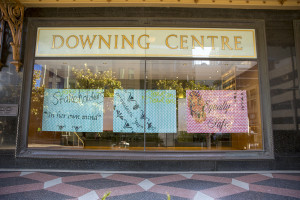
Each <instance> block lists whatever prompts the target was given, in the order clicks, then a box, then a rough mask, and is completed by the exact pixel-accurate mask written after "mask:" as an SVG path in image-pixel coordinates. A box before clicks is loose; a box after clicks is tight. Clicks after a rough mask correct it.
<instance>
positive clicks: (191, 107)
mask: <svg viewBox="0 0 300 200" xmlns="http://www.w3.org/2000/svg"><path fill="white" fill-rule="evenodd" d="M186 105H187V107H186V108H187V109H186V111H187V132H188V133H248V129H249V120H248V113H247V96H246V91H245V90H187V91H186Z"/></svg>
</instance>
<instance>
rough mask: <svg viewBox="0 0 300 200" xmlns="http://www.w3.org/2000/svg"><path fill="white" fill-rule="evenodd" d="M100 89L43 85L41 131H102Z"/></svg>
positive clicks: (101, 91) (101, 97)
mask: <svg viewBox="0 0 300 200" xmlns="http://www.w3.org/2000/svg"><path fill="white" fill-rule="evenodd" d="M103 97H104V91H103V89H45V92H44V105H43V107H44V108H43V125H42V130H43V131H72V132H102V131H103Z"/></svg>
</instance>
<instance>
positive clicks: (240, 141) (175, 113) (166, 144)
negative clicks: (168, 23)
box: [28, 60, 262, 151]
mask: <svg viewBox="0 0 300 200" xmlns="http://www.w3.org/2000/svg"><path fill="white" fill-rule="evenodd" d="M145 66H146V67H145ZM145 69H146V71H145ZM144 86H146V88H144ZM49 89H52V91H62V93H67V92H68V91H73V93H72V94H73V95H74V94H76V95H77V96H79V95H82V96H81V97H82V98H83V96H84V95H83V94H85V92H86V93H87V94H90V93H89V92H92V91H95V92H96V91H100V92H102V93H103V101H102V100H101V105H102V107H101V109H100V108H97V106H94V107H93V105H92V104H91V105H90V106H88V104H85V103H82V102H81V107H78V108H77V109H75V107H72V106H70V105H69V106H61V107H60V108H59V109H58V110H56V111H55V115H53V117H57V116H58V115H57V114H58V113H60V112H62V111H64V113H67V115H66V117H74V116H75V117H76V119H77V121H76V122H72V123H71V124H72V127H77V128H78V129H77V130H73V131H70V130H67V131H63V128H64V127H63V125H61V126H62V127H61V130H60V131H59V130H58V129H55V130H54V129H45V128H43V127H44V126H45V122H43V120H45V119H43V118H45V116H44V115H45V113H44V112H45V111H46V110H47V108H49V107H48V106H49V103H47V101H45V95H46V94H47V91H50V90H49ZM53 89H55V90H53ZM145 89H146V90H145ZM193 91H194V93H193ZM237 92H239V94H236V93H237ZM191 94H195V95H194V96H193V97H192V96H191ZM64 95H66V94H64ZM76 95H75V96H76ZM212 95H216V96H212ZM239 95H242V96H243V99H242V96H239ZM87 96H88V95H87ZM209 96H211V97H210V98H211V100H210V101H211V102H213V101H214V100H219V103H218V104H216V105H214V106H215V107H209V106H213V104H209V103H208V100H207V98H208V97H209ZM53 97H54V95H53V94H52V98H53ZM244 97H245V98H244ZM55 98H57V99H58V100H57V101H61V102H62V103H64V102H68V101H70V100H69V99H70V98H71V97H70V96H69V97H65V96H63V95H61V96H59V97H55ZM72 98H73V100H74V97H72ZM86 98H90V97H86ZM91 98H94V96H93V95H92V97H91ZM201 99H202V100H201ZM226 99H228V100H226ZM74 101H77V100H76V98H75V100H74ZM99 101H100V99H99ZM187 102H190V103H187ZM238 102H239V103H238ZM98 103H100V102H98ZM223 103H224V104H223ZM225 103H226V104H225ZM241 103H243V105H242V104H241ZM228 104H231V105H232V106H236V107H234V108H239V109H241V108H242V107H243V108H244V109H246V110H244V113H243V114H242V115H236V112H235V111H234V110H231V111H230V112H232V113H231V114H228V112H229V111H228V109H227V110H226V109H225V107H226V105H228ZM79 106H80V105H79ZM237 106H240V107H237ZM71 108H74V109H75V111H74V112H77V113H79V114H73V115H74V116H71V113H70V112H71V111H70V110H71ZM93 109H96V110H97V109H99V110H97V114H98V115H101V114H102V115H103V126H101V127H102V128H103V130H102V129H97V130H99V131H96V132H90V131H87V130H88V129H85V130H82V131H80V128H79V127H80V126H82V125H81V124H80V123H85V122H84V120H87V119H89V120H91V119H93V118H92V116H88V115H87V113H90V111H89V110H93ZM207 109H210V110H207ZM211 110H213V111H211ZM98 111H99V112H98ZM188 112H193V113H192V114H191V115H192V116H193V117H192V118H191V119H190V120H189V119H188V117H187V114H188ZM43 113H44V115H43ZM212 113H215V114H214V115H215V117H216V116H218V117H219V116H221V117H223V118H224V119H226V120H233V119H234V120H239V119H240V120H242V121H243V122H246V125H245V124H242V125H240V124H239V125H240V126H241V127H242V128H240V129H223V130H221V129H218V130H219V131H216V130H213V129H208V130H207V131H203V129H195V130H194V131H188V126H189V125H190V124H187V123H190V122H193V123H194V124H196V126H197V127H198V125H199V124H205V123H209V122H208V121H209V119H211V116H212ZM76 115H78V116H76ZM242 118H243V119H242ZM97 119H99V118H97ZM61 122H63V120H61ZM43 123H44V124H43ZM210 123H211V124H212V122H210ZM218 123H219V122H218ZM220 123H221V122H220ZM220 123H219V124H216V126H218V127H220ZM48 125H51V123H49V124H48ZM53 125H54V126H56V128H57V127H58V128H60V127H59V126H58V124H55V123H53ZM223 125H224V127H225V126H228V127H229V126H230V124H228V123H227V124H226V125H225V124H224V123H223ZM223 125H222V126H223ZM89 126H92V125H89ZM82 127H83V126H82ZM46 130H47V131H46ZM89 130H93V131H94V129H89ZM230 130H235V131H230ZM144 133H145V135H146V138H145V139H146V150H171V151H185V150H188V151H194V150H195V151H199V150H261V149H262V130H261V118H260V98H259V82H258V69H257V63H256V62H255V61H212V60H209V61H208V60H147V61H146V63H145V61H144V60H38V61H36V63H35V66H34V72H33V84H32V95H31V112H30V124H29V139H28V146H29V147H31V148H42V147H46V148H68V149H70V148H79V149H99V150H144Z"/></svg>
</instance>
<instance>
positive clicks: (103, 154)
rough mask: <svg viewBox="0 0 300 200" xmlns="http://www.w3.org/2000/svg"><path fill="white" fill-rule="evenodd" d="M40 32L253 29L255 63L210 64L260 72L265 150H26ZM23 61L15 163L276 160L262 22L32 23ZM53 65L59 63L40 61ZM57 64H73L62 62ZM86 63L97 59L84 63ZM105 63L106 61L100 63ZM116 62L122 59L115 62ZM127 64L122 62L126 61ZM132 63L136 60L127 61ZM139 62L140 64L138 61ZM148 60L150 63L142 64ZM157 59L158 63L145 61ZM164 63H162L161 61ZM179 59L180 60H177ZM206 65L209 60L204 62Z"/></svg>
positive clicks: (115, 20) (95, 20)
mask: <svg viewBox="0 0 300 200" xmlns="http://www.w3.org/2000/svg"><path fill="white" fill-rule="evenodd" d="M38 27H183V28H241V29H243V28H244V29H255V32H256V47H257V59H206V60H256V61H257V63H258V66H259V86H260V94H261V95H260V103H261V119H262V134H263V135H262V137H263V150H247V151H235V150H231V151H198V152H195V151H187V152H179V151H173V152H170V151H155V152H154V151H130V152H128V151H125V152H124V151H103V150H97V151H93V150H86V151H83V150H48V149H32V148H28V147H27V143H28V130H29V116H30V99H31V84H32V73H33V65H34V60H35V59H36V58H35V57H34V55H35V45H36V35H37V28H38ZM26 34H27V35H26V42H25V55H24V57H25V58H24V74H23V76H24V77H23V87H22V99H21V106H20V108H21V109H20V115H19V125H18V133H17V148H16V157H25V158H76V159H106V160H107V159H115V160H120V159H122V160H240V159H243V160H253V159H274V149H273V131H272V121H271V99H270V86H269V76H268V61H267V45H266V34H265V22H264V20H259V19H251V20H248V19H245V20H241V19H235V20H233V19H231V20H224V19H178V18H28V21H27V31H26ZM37 59H55V58H37ZM59 59H72V58H64V57H60V58H59ZM83 59H95V58H89V57H84V58H83ZM102 59H107V58H102ZM114 59H118V58H114ZM122 59H124V58H122ZM125 59H134V58H125ZM135 59H136V58H135ZM139 59H145V60H146V58H139ZM147 59H158V58H147ZM159 59H161V58H159ZM176 59H177V58H176ZM203 60H205V59H203Z"/></svg>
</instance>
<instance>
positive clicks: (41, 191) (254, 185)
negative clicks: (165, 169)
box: [0, 171, 300, 200]
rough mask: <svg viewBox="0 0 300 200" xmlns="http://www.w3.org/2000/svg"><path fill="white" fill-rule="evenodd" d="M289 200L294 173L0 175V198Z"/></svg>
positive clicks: (297, 176)
mask: <svg viewBox="0 0 300 200" xmlns="http://www.w3.org/2000/svg"><path fill="white" fill-rule="evenodd" d="M107 192H110V195H109V197H107V198H106V199H107V200H110V199H111V200H113V199H120V200H127V199H128V200H148V199H149V200H166V199H167V194H169V195H170V197H171V200H185V199H195V200H212V199H222V200H231V199H233V200H237V199H241V200H245V199H253V200H260V199H264V200H281V199H285V200H286V199H287V200H294V199H300V172H299V173H283V172H282V173H268V172H266V173H242V172H241V173H195V174H188V173H182V174H161V173H157V174H141V173H139V174H128V173H123V174H118V173H112V174H108V173H95V172H90V173H88V172H84V173H79V172H57V171H55V172H53V171H52V172H46V171H40V172H39V171H20V172H15V171H0V199H13V200H15V199H20V200H21V199H22V200H27V199H30V200H31V199H42V200H50V199H53V200H60V199H79V200H94V199H101V198H102V197H103V195H105V194H106V193H107Z"/></svg>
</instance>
